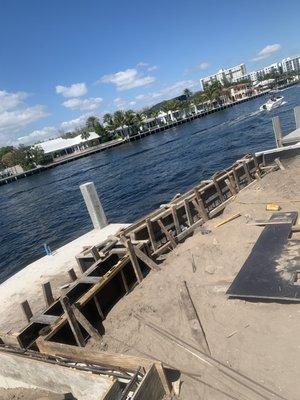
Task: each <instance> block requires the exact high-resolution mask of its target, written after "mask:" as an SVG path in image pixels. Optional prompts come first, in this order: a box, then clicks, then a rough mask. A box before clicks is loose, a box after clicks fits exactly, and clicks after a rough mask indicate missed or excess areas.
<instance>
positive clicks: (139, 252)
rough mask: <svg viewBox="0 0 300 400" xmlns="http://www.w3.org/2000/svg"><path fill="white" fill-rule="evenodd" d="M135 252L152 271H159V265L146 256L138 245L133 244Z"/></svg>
mask: <svg viewBox="0 0 300 400" xmlns="http://www.w3.org/2000/svg"><path fill="white" fill-rule="evenodd" d="M133 248H134V251H135V254H136V255H137V257H138V258H139V259H140V260H142V261H143V263H145V264H146V265H147V266H148V267H149V268H151V269H153V270H154V271H160V267H159V266H158V265H157V264H156V262H154V261H153V260H152V259H151V258H150V257H148V256H147V255H146V254H145V253H143V252H142V250H140V249H139V248H138V247H136V246H133Z"/></svg>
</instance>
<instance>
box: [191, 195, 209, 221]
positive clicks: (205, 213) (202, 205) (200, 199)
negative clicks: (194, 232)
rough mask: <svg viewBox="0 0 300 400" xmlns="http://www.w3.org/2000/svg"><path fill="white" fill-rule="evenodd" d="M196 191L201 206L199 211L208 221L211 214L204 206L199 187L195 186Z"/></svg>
mask: <svg viewBox="0 0 300 400" xmlns="http://www.w3.org/2000/svg"><path fill="white" fill-rule="evenodd" d="M194 193H195V198H196V200H197V203H198V206H199V212H200V214H201V218H202V219H203V221H204V222H205V221H208V219H209V216H208V213H207V211H206V208H205V206H204V202H203V200H202V198H201V196H200V193H199V191H198V190H197V188H194Z"/></svg>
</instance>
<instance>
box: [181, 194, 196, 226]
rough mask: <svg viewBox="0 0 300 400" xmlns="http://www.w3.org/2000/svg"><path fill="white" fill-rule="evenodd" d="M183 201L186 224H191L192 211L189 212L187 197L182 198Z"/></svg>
mask: <svg viewBox="0 0 300 400" xmlns="http://www.w3.org/2000/svg"><path fill="white" fill-rule="evenodd" d="M183 202H184V208H185V213H186V217H187V221H188V224H189V226H192V225H193V224H194V220H193V217H192V212H191V208H190V204H189V201H188V199H184V201H183Z"/></svg>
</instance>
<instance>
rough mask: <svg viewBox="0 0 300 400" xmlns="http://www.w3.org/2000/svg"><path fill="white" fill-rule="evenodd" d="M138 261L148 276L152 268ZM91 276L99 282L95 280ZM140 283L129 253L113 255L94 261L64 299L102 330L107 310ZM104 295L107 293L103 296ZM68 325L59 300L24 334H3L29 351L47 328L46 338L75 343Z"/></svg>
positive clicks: (69, 289) (2, 337)
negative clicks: (56, 337)
mask: <svg viewBox="0 0 300 400" xmlns="http://www.w3.org/2000/svg"><path fill="white" fill-rule="evenodd" d="M143 246H144V244H141V245H136V246H135V247H137V248H138V249H139V250H140V251H142V250H143ZM138 262H139V264H140V268H141V270H142V271H143V273H147V272H148V270H149V269H148V267H147V266H146V264H145V263H143V262H142V261H141V260H139V261H138ZM91 277H93V278H95V279H91ZM136 282H137V280H136V277H135V273H134V269H133V267H132V265H131V262H130V259H129V256H128V255H127V254H125V255H124V254H122V255H118V254H110V253H109V254H108V255H107V256H106V257H105V258H104V259H100V260H97V261H96V262H94V264H93V265H92V266H91V267H90V268H88V269H87V270H86V271H85V272H84V273H83V274H82V275H81V276H80V277H79V278H78V279H77V280H76V281H75V282H72V283H71V285H70V286H69V287H68V288H67V289H65V290H64V293H63V296H65V297H67V298H68V299H69V300H70V303H71V304H74V303H76V306H77V307H78V308H79V309H81V311H82V312H83V314H84V315H85V317H86V318H87V319H88V320H89V321H90V322H91V323H92V324H94V325H96V326H98V327H100V328H101V322H102V320H103V318H104V317H105V315H106V313H107V312H108V311H107V310H108V309H109V308H110V307H111V306H113V305H114V304H115V302H116V301H118V300H119V298H120V297H122V296H123V295H125V294H126V293H128V291H129V290H131V289H132V288H133V287H134V286H135V284H136ZM102 292H103V293H104V295H103V296H102ZM101 296H102V297H103V299H102V298H101ZM49 316H50V318H49ZM51 322H52V323H51ZM53 322H54V323H53ZM49 325H50V326H49ZM66 325H69V324H68V320H67V318H66V315H65V314H64V311H63V308H62V305H61V303H60V300H59V299H58V300H56V301H54V303H53V304H51V306H48V307H47V308H46V309H45V310H44V311H43V313H42V314H41V315H40V316H39V317H38V318H33V319H32V320H31V322H30V323H29V324H28V325H27V326H26V327H25V328H24V329H22V330H21V331H20V332H17V333H11V334H0V338H1V339H2V341H3V342H4V343H6V344H8V345H12V346H14V347H20V348H28V347H31V346H34V342H35V341H36V339H37V338H38V337H39V335H40V331H41V330H42V329H43V328H47V334H46V335H45V338H47V339H52V338H53V337H54V336H59V337H58V339H57V340H58V341H59V340H63V341H65V342H68V340H67V339H64V337H66V336H68V335H69V337H70V340H71V343H72V341H73V334H72V332H70V331H69V329H68V328H67V327H66ZM61 329H62V330H64V331H65V333H64V334H61V335H60V334H59V331H60V330H61ZM82 333H83V336H84V338H85V340H86V339H87V338H88V337H89V335H88V334H87V332H86V331H85V330H83V332H82Z"/></svg>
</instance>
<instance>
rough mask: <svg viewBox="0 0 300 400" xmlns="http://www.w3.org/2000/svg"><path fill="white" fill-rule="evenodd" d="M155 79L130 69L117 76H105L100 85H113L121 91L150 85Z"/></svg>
mask: <svg viewBox="0 0 300 400" xmlns="http://www.w3.org/2000/svg"><path fill="white" fill-rule="evenodd" d="M155 79H156V78H155V77H154V76H144V75H143V74H142V73H140V72H138V70H137V69H136V68H128V69H126V70H125V71H119V72H116V73H115V74H110V75H104V76H103V77H102V78H101V79H100V80H99V81H98V83H111V84H113V85H115V86H116V88H117V90H120V91H121V90H128V89H133V88H137V87H141V86H147V85H150V84H151V83H153V82H154V81H155Z"/></svg>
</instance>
